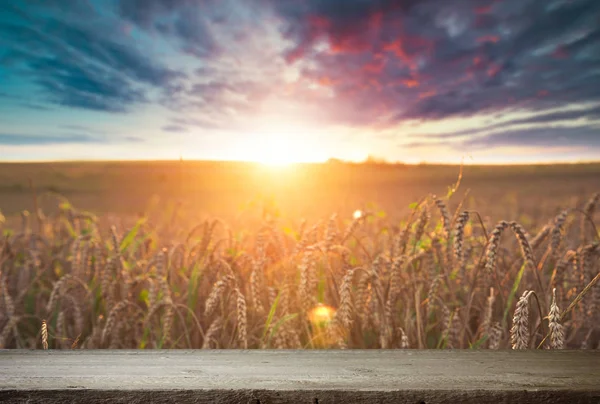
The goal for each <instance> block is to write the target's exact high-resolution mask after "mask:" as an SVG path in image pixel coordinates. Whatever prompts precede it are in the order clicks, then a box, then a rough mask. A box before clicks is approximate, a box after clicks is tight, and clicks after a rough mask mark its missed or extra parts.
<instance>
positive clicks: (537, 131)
mask: <svg viewBox="0 0 600 404" xmlns="http://www.w3.org/2000/svg"><path fill="white" fill-rule="evenodd" d="M427 139H428V138H423V139H422V140H419V141H413V142H407V143H402V144H399V145H398V147H399V148H402V149H418V148H430V147H432V146H435V147H449V148H452V149H454V150H462V151H465V152H468V151H472V150H482V149H485V150H493V149H494V148H498V147H532V148H538V149H539V150H544V149H546V148H556V147H563V148H565V149H574V148H580V149H581V148H583V149H587V150H597V151H598V152H600V123H598V122H597V123H595V124H593V125H591V126H583V125H582V126H575V127H545V128H529V129H519V130H504V131H497V132H493V133H488V134H485V135H479V136H472V137H468V138H464V139H460V140H456V139H447V138H446V139H438V140H436V141H428V140H427Z"/></svg>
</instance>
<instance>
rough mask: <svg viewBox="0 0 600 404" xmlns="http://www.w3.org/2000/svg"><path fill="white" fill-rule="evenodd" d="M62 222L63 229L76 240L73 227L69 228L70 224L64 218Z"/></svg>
mask: <svg viewBox="0 0 600 404" xmlns="http://www.w3.org/2000/svg"><path fill="white" fill-rule="evenodd" d="M62 222H63V223H64V225H65V227H66V228H67V231H68V232H69V235H70V236H71V237H72V238H77V236H78V234H77V232H76V231H75V229H73V226H71V223H70V222H69V221H68V220H67V219H66V218H63V220H62Z"/></svg>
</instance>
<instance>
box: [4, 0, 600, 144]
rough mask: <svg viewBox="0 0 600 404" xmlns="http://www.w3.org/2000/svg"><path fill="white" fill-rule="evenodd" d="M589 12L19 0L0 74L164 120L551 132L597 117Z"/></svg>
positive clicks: (512, 2) (331, 1) (511, 139)
mask: <svg viewBox="0 0 600 404" xmlns="http://www.w3.org/2000/svg"><path fill="white" fill-rule="evenodd" d="M598 15H600V2H598V1H595V0H568V1H567V0H555V1H551V2H544V1H541V0H503V1H498V0H486V1H482V0H448V1H434V0H371V1H366V0H305V1H297V0H247V1H246V0H121V1H119V2H89V1H87V0H65V1H59V0H51V1H42V0H27V1H25V0H24V1H23V2H15V3H11V5H7V6H5V7H4V8H3V12H2V13H0V76H1V77H4V75H3V73H5V74H6V75H7V76H9V77H10V78H11V79H12V78H18V79H19V80H21V81H22V82H26V85H23V86H22V87H23V88H26V89H27V91H29V89H30V88H31V87H33V88H34V91H31V92H29V94H31V96H32V98H39V100H36V102H35V103H34V102H32V100H31V99H30V98H28V97H25V98H24V99H20V101H21V102H23V103H27V104H31V105H40V106H42V105H44V106H45V104H43V103H44V102H46V103H49V104H53V106H54V107H55V108H57V109H61V108H62V107H65V108H68V109H74V108H77V109H80V110H81V109H85V110H93V111H101V112H110V113H118V114H121V115H125V114H134V113H136V112H138V111H141V110H142V108H148V110H149V109H150V108H152V111H155V110H163V113H164V114H165V115H168V116H169V117H172V118H171V119H169V123H168V124H166V125H164V126H160V125H159V128H161V129H162V131H163V132H172V133H176V132H184V131H186V130H188V128H192V127H193V128H194V129H195V130H200V129H203V130H205V131H230V132H233V133H240V134H241V133H245V134H247V133H249V134H252V133H256V132H257V131H259V130H260V128H262V127H263V126H268V125H269V124H270V122H275V123H277V124H279V125H283V126H285V125H286V124H288V125H290V124H292V125H293V124H295V123H296V122H299V123H302V124H303V123H305V122H310V123H312V124H313V125H315V126H319V127H321V128H322V127H325V126H327V125H331V126H335V127H341V128H345V129H348V130H349V131H348V132H349V133H360V132H361V130H363V129H366V130H367V132H377V131H379V130H382V129H384V130H387V131H386V132H385V133H392V132H393V131H392V129H394V128H398V127H406V126H405V125H406V124H407V123H413V124H414V125H416V126H415V127H416V128H418V125H419V123H423V122H431V121H439V122H440V123H443V122H444V121H445V120H447V119H454V120H459V121H460V119H464V118H471V117H483V116H491V115H495V116H499V118H496V119H495V120H492V121H491V122H487V123H486V124H485V125H483V126H481V127H476V128H472V127H467V128H465V129H460V130H456V129H452V130H450V129H448V130H444V131H440V133H434V134H429V135H419V136H422V137H423V139H424V140H423V139H419V140H418V141H415V142H409V143H407V145H408V146H406V145H405V146H403V147H409V146H410V145H411V144H412V145H417V144H419V143H425V144H430V143H432V142H438V143H439V144H448V145H463V146H465V145H469V146H472V147H479V146H481V145H483V144H487V145H488V146H489V147H499V145H502V144H505V143H511V144H513V143H514V144H515V145H517V144H523V145H527V144H539V145H544V144H550V143H552V142H557V143H559V144H562V143H561V142H562V139H563V138H564V136H565V134H566V133H567V131H568V130H573V131H574V132H573V133H578V135H573V136H579V137H576V138H577V139H584V138H585V139H587V138H588V137H589V136H590V135H585V136H584V135H583V133H588V132H586V131H588V130H589V134H593V133H594V132H593V130H592V129H593V128H594V123H593V122H594V121H596V120H598V119H600V110H599V108H600V107H598V105H599V104H598V103H599V102H600V85H599V84H598V83H600V58H599V57H598V56H597V55H600V25H598ZM15 87H17V86H15ZM3 91H6V94H7V95H2V97H3V98H6V97H11V96H12V95H11V94H12V91H13V89H11V90H4V89H3ZM23 92H25V91H23ZM0 95H1V94H0ZM37 101H39V102H37ZM575 104H577V105H579V106H580V107H581V108H579V109H575V108H572V107H573V105H575ZM156 107H158V108H156ZM517 112H518V114H516V113H517ZM159 122H161V121H159ZM162 122H164V121H162ZM264 122H266V123H264ZM289 122H291V123H289ZM561 122H562V123H564V122H570V123H571V126H573V123H574V122H575V123H577V125H576V126H577V127H578V128H579V129H565V128H557V127H552V126H556V125H557V124H558V123H561ZM440 127H442V125H441V124H440ZM455 127H456V125H454V126H453V128H455ZM542 128H547V129H548V130H547V131H546V132H545V131H544V130H542ZM71 129H72V130H75V131H80V132H82V133H92V132H91V131H89V130H85V129H75V128H71ZM354 129H358V130H354ZM419 132H421V131H420V130H419ZM382 133H383V132H382ZM394 133H395V132H394ZM518 133H523V134H524V135H523V136H521V137H519V136H518V135H517V134H518ZM544 133H546V134H544ZM509 134H510V135H509ZM559 134H560V135H559ZM401 136H402V135H401V134H399V135H397V138H400V137H401ZM527 136H529V137H527ZM407 137H408V138H409V140H414V136H411V135H410V133H409V134H408V135H407ZM567 138H568V137H567ZM574 138H575V137H574ZM519 139H521V140H519ZM544 139H546V141H547V142H546V143H544ZM385 140H386V141H393V139H391V138H386V139H385ZM398 140H400V139H398ZM468 141H470V142H472V143H466V142H468ZM486 142H487V143H486ZM519 142H521V143H519ZM581 142H582V143H583V142H584V141H583V140H582V141H581ZM592 144H593V142H592Z"/></svg>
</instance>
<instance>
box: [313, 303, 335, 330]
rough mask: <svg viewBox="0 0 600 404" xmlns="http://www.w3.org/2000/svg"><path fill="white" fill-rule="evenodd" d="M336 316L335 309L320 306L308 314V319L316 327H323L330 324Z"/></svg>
mask: <svg viewBox="0 0 600 404" xmlns="http://www.w3.org/2000/svg"><path fill="white" fill-rule="evenodd" d="M334 315H335V309H334V308H333V307H330V306H327V305H324V304H319V305H318V306H316V307H315V308H313V309H312V310H311V311H310V312H309V313H308V319H309V320H310V322H311V323H313V324H315V325H322V324H327V323H329V322H330V321H331V320H332V319H333V316H334Z"/></svg>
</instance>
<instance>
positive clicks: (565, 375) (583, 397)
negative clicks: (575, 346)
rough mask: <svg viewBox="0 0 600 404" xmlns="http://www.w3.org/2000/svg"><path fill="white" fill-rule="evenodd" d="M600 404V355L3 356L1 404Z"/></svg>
mask: <svg viewBox="0 0 600 404" xmlns="http://www.w3.org/2000/svg"><path fill="white" fill-rule="evenodd" d="M3 400H9V401H11V400H12V401H14V402H18V401H23V402H24V401H26V400H30V401H29V402H36V401H44V402H81V403H83V402H92V401H95V400H108V401H111V402H149V401H161V402H184V403H185V402H196V403H198V402H200V403H204V402H206V403H208V402H227V403H236V402H240V403H256V404H258V403H260V404H265V403H283V402H305V403H319V404H323V403H333V402H362V403H377V402H390V403H391V402H407V403H417V404H418V403H427V404H433V403H456V404H458V403H497V402H499V401H500V402H502V401H504V402H519V403H534V402H535V403H538V402H548V403H562V402H564V403H595V404H598V403H600V351H541V350H540V351H521V352H517V351H487V350H486V351H484V350H481V351H452V350H426V351H415V350H392V351H387V350H371V351H359V350H348V351H309V350H303V351H264V350H260V351H258V350H257V351H236V350H222V351H220V350H218V351H184V350H181V351H180V350H169V351H165V350H160V351H159V350H154V351H109V350H81V351H80V350H73V351H19V350H2V351H0V401H3Z"/></svg>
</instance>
